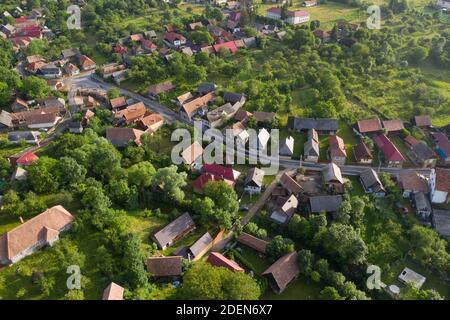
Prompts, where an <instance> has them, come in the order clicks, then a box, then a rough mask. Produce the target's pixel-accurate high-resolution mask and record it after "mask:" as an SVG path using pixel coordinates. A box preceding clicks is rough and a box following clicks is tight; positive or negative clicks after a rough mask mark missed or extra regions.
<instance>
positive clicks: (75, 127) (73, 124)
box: [68, 121, 83, 133]
mask: <svg viewBox="0 0 450 320" xmlns="http://www.w3.org/2000/svg"><path fill="white" fill-rule="evenodd" d="M68 126H69V132H70V133H83V123H82V122H81V121H70V122H69V125H68Z"/></svg>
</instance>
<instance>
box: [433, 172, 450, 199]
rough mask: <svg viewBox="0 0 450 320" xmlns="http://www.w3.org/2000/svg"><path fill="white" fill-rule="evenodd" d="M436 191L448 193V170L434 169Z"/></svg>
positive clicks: (449, 185) (449, 190)
mask: <svg viewBox="0 0 450 320" xmlns="http://www.w3.org/2000/svg"><path fill="white" fill-rule="evenodd" d="M435 170H436V190H439V191H445V192H449V193H450V170H449V169H443V168H436V169H435Z"/></svg>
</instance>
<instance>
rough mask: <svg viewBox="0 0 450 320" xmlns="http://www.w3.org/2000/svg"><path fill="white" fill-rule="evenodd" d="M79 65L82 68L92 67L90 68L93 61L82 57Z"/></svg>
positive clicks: (93, 64) (93, 63)
mask: <svg viewBox="0 0 450 320" xmlns="http://www.w3.org/2000/svg"><path fill="white" fill-rule="evenodd" d="M80 65H81V66H82V67H83V68H86V67H92V66H95V61H94V60H92V59H91V58H89V57H87V56H85V55H83V56H81V57H80Z"/></svg>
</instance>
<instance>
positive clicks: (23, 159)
mask: <svg viewBox="0 0 450 320" xmlns="http://www.w3.org/2000/svg"><path fill="white" fill-rule="evenodd" d="M37 159H39V157H38V156H37V155H35V154H34V153H33V152H31V151H30V152H25V153H23V154H22V155H20V156H19V158H17V160H16V163H17V164H19V165H23V166H28V165H30V164H32V163H33V162H35V161H36V160H37Z"/></svg>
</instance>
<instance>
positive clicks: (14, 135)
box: [8, 131, 40, 144]
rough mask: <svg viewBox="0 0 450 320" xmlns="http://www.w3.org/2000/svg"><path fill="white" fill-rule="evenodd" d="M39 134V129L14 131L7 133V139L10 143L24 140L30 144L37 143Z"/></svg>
mask: <svg viewBox="0 0 450 320" xmlns="http://www.w3.org/2000/svg"><path fill="white" fill-rule="evenodd" d="M39 135H40V133H39V131H14V132H9V133H8V141H9V142H11V143H20V142H21V141H25V142H26V143H30V144H38V143H39Z"/></svg>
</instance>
